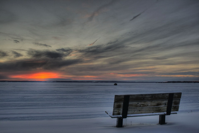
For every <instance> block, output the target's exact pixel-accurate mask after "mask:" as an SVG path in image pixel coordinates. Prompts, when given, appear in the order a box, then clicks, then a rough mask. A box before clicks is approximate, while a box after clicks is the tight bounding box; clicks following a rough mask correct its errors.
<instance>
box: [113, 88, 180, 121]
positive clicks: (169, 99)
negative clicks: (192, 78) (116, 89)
mask: <svg viewBox="0 0 199 133" xmlns="http://www.w3.org/2000/svg"><path fill="white" fill-rule="evenodd" d="M180 98H181V92H175V93H154V94H132V95H115V99H114V105H113V115H122V117H123V118H126V116H127V115H128V114H143V113H159V112H166V113H167V115H170V113H171V112H175V111H178V110H179V104H180Z"/></svg>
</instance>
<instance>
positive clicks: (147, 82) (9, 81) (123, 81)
mask: <svg viewBox="0 0 199 133" xmlns="http://www.w3.org/2000/svg"><path fill="white" fill-rule="evenodd" d="M0 82H66V83H199V81H166V82H156V81H151V82H147V81H0Z"/></svg>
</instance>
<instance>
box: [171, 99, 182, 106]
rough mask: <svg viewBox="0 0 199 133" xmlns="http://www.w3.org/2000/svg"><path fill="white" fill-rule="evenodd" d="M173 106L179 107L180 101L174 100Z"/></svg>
mask: <svg viewBox="0 0 199 133" xmlns="http://www.w3.org/2000/svg"><path fill="white" fill-rule="evenodd" d="M172 105H173V106H179V105H180V99H174V100H173V103H172Z"/></svg>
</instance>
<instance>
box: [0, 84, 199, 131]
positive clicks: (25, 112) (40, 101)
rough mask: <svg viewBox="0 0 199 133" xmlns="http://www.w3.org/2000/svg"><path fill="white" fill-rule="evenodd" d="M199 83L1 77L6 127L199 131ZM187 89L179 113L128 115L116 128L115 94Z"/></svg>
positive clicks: (0, 116)
mask: <svg viewBox="0 0 199 133" xmlns="http://www.w3.org/2000/svg"><path fill="white" fill-rule="evenodd" d="M198 85H199V84H196V83H195V84H194V83H188V84H186V83H175V84H173V83H142V84H141V83H120V84H118V85H117V86H114V85H113V84H112V83H53V82H34V83H32V82H27V83H23V82H16V83H11V82H1V83H0V106H1V108H0V132H1V133H22V132H30V133H31V132H32V133H35V132H37V133H40V132H41V133H45V132H46V133H55V132H59V133H62V132H64V133H65V132H70V133H73V132H74V133H76V132H88V133H89V132H107V133H115V132H116V133H117V132H125V133H128V132H151V133H152V132H161V133H162V132H163V133H164V132H165V133H166V132H173V133H176V132H181V133H182V132H184V133H186V132H192V133H196V132H197V133H198V132H199V127H198V123H199V119H198V118H199V111H198V109H199V90H198ZM173 91H175V92H176V91H177V92H182V99H181V103H180V110H179V112H178V114H173V115H170V116H166V122H167V124H166V125H159V124H158V119H159V116H147V117H131V118H127V119H124V128H116V127H115V125H116V119H112V118H110V117H108V116H107V115H106V114H105V113H104V111H108V112H109V113H111V112H112V107H113V98H114V95H116V94H133V93H153V92H154V93H155V92H173Z"/></svg>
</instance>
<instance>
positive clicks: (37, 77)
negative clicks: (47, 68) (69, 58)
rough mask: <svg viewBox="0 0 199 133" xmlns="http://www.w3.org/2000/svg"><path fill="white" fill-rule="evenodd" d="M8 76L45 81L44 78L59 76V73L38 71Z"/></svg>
mask: <svg viewBox="0 0 199 133" xmlns="http://www.w3.org/2000/svg"><path fill="white" fill-rule="evenodd" d="M10 77H11V78H17V79H30V80H39V81H45V80H46V79H51V78H60V75H59V74H58V73H54V72H39V73H34V74H22V75H12V76H10Z"/></svg>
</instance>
